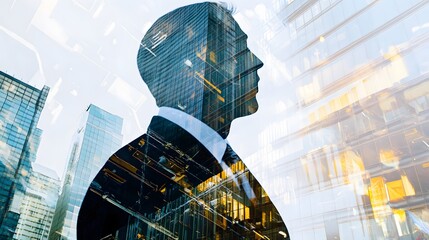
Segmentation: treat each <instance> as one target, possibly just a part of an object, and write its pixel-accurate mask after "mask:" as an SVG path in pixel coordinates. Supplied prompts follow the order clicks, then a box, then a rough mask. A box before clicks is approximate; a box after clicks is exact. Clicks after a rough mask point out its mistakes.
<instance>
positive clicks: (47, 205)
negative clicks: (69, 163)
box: [14, 164, 60, 240]
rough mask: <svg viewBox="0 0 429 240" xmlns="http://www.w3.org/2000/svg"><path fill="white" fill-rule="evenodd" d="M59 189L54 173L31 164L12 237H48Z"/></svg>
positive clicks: (21, 238)
mask: <svg viewBox="0 0 429 240" xmlns="http://www.w3.org/2000/svg"><path fill="white" fill-rule="evenodd" d="M59 191H60V179H59V177H58V176H57V175H56V173H55V172H54V171H52V170H50V169H48V168H46V167H43V166H41V165H38V164H33V165H32V172H31V174H30V179H29V186H28V188H27V191H26V193H25V196H24V199H23V201H22V204H21V206H20V213H21V215H20V217H19V221H18V226H17V227H16V231H15V235H14V239H17V240H24V239H48V236H49V229H50V227H51V224H52V219H53V217H54V212H55V205H56V203H57V200H58V195H59Z"/></svg>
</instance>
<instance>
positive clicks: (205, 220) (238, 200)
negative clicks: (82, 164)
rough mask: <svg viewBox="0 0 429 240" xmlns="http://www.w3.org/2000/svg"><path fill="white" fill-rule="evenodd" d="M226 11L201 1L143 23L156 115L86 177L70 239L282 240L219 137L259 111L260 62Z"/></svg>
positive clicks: (144, 64) (279, 226) (143, 67)
mask: <svg viewBox="0 0 429 240" xmlns="http://www.w3.org/2000/svg"><path fill="white" fill-rule="evenodd" d="M246 40H247V36H246V34H244V32H243V31H242V30H241V29H240V27H239V25H238V24H237V23H236V22H235V20H234V19H233V18H232V16H231V12H230V10H228V9H227V8H225V7H223V6H222V5H220V4H216V3H200V4H195V5H191V6H185V7H182V8H179V9H177V10H174V11H172V12H170V13H168V14H166V15H164V16H163V17H161V18H160V19H158V20H157V21H156V22H155V23H154V24H153V26H152V27H151V28H150V29H149V30H148V32H147V33H146V35H145V37H144V38H143V40H142V42H141V45H140V49H139V52H138V57H137V61H138V66H139V70H140V74H141V76H142V78H143V80H144V81H145V83H146V84H147V85H148V87H149V89H150V91H151V93H152V94H153V95H154V97H155V99H156V102H157V105H158V106H159V107H160V111H159V114H158V115H157V116H155V117H153V118H152V121H151V123H150V124H149V128H148V131H147V133H146V134H144V135H142V136H141V137H139V138H137V139H135V140H134V141H132V142H130V143H129V144H127V145H126V146H124V147H123V148H121V149H120V150H118V151H117V152H116V153H114V154H113V155H112V156H111V157H110V158H109V160H108V161H107V163H106V164H105V165H104V166H103V167H102V169H101V170H100V172H99V173H98V174H97V176H96V177H95V179H94V181H93V182H92V183H91V185H90V187H89V190H88V192H87V194H86V196H85V198H84V200H83V203H82V206H81V208H80V212H79V217H78V222H77V238H78V239H105V238H109V239H110V238H111V239H136V238H138V239H267V238H269V239H283V238H286V237H288V234H287V230H286V227H285V225H284V223H283V221H282V219H281V217H280V215H279V213H278V211H277V210H276V208H275V207H274V205H273V204H272V203H271V201H270V199H269V197H268V196H267V194H266V193H265V192H264V189H263V188H262V187H261V185H260V184H259V183H258V181H257V180H256V179H255V178H254V177H253V175H252V174H251V172H250V171H249V170H248V169H247V167H246V166H245V164H244V163H243V162H242V161H241V159H240V158H239V157H238V156H237V154H236V153H235V152H234V151H233V150H232V148H231V147H230V146H229V144H228V143H227V142H226V140H225V139H224V138H225V137H226V136H227V135H228V133H229V128H230V125H231V122H232V120H234V119H235V118H238V117H242V116H246V115H249V114H252V113H254V112H255V111H256V110H257V109H258V104H257V102H256V98H255V96H256V93H257V92H258V81H259V77H258V75H257V73H256V70H257V69H258V68H260V67H262V62H261V61H260V60H259V59H258V58H257V57H256V56H255V55H254V54H253V53H252V52H250V50H249V49H248V48H247V44H246Z"/></svg>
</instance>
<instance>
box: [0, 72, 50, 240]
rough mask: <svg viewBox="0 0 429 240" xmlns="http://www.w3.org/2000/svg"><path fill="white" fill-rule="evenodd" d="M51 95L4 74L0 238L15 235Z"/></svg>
mask: <svg viewBox="0 0 429 240" xmlns="http://www.w3.org/2000/svg"><path fill="white" fill-rule="evenodd" d="M48 92H49V88H48V87H46V86H44V87H43V88H42V89H41V90H39V89H37V88H35V87H33V86H30V85H28V84H26V83H24V82H21V81H20V80H18V79H16V78H14V77H12V76H9V75H8V74H6V73H3V72H0V239H11V238H12V237H13V234H14V233H15V228H16V225H17V223H18V219H19V215H20V210H19V207H20V205H21V202H22V200H23V197H24V194H25V189H26V182H27V180H28V177H29V173H30V170H31V164H30V163H31V161H34V157H35V153H36V151H37V146H38V142H39V140H40V134H41V131H40V130H39V129H37V128H36V126H37V122H38V121H39V117H40V113H41V111H42V109H43V107H44V104H45V101H46V97H47V96H48Z"/></svg>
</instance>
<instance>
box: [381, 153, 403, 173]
mask: <svg viewBox="0 0 429 240" xmlns="http://www.w3.org/2000/svg"><path fill="white" fill-rule="evenodd" d="M379 156H380V162H381V163H383V164H384V165H386V166H389V167H394V168H396V169H397V168H398V167H399V157H398V156H396V154H395V151H394V150H392V149H380V152H379Z"/></svg>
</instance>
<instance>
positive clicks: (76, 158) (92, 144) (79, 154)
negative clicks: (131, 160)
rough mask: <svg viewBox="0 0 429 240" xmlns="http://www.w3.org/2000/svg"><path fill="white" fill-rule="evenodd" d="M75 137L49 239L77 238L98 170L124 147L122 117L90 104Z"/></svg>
mask: <svg viewBox="0 0 429 240" xmlns="http://www.w3.org/2000/svg"><path fill="white" fill-rule="evenodd" d="M81 121H82V122H81V125H80V127H79V129H78V130H77V132H76V134H75V139H74V142H73V145H72V148H71V153H70V159H69V162H68V166H67V171H66V173H65V177H64V183H63V186H62V190H61V195H60V197H59V198H58V202H57V205H56V209H55V214H54V217H53V218H54V219H53V222H52V226H51V229H50V232H49V239H55V240H57V239H76V221H77V215H78V213H79V209H80V206H81V204H82V201H83V197H84V195H85V193H86V190H87V188H88V187H89V184H90V183H91V181H92V179H94V177H95V175H96V174H97V172H98V170H99V169H100V168H101V166H102V165H103V164H104V163H105V161H106V160H105V159H107V158H108V156H110V155H111V154H112V153H113V152H114V151H115V150H116V149H117V148H119V146H121V144H122V135H121V131H122V118H120V117H118V116H116V115H113V114H111V113H109V112H107V111H105V110H103V109H101V108H99V107H97V106H95V105H92V104H90V105H89V106H88V108H87V109H86V111H85V114H84V115H83V117H82V119H81Z"/></svg>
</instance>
